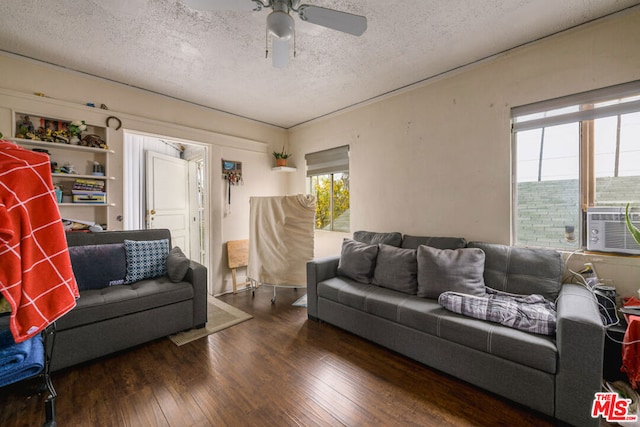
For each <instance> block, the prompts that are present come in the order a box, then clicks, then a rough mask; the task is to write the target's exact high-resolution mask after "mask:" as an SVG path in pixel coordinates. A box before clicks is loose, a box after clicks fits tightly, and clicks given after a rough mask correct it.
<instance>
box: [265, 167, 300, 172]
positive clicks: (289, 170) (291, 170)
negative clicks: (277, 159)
mask: <svg viewBox="0 0 640 427" xmlns="http://www.w3.org/2000/svg"><path fill="white" fill-rule="evenodd" d="M271 170H272V171H274V172H295V171H297V170H298V169H297V168H292V167H289V166H276V167H274V168H271Z"/></svg>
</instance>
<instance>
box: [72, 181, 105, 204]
mask: <svg viewBox="0 0 640 427" xmlns="http://www.w3.org/2000/svg"><path fill="white" fill-rule="evenodd" d="M71 194H72V195H73V203H95V204H103V205H104V204H106V203H107V193H106V192H105V191H104V181H100V180H94V179H80V178H79V179H76V181H75V182H74V183H73V190H72V191H71Z"/></svg>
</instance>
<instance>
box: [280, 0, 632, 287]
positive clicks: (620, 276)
mask: <svg viewBox="0 0 640 427" xmlns="http://www.w3.org/2000/svg"><path fill="white" fill-rule="evenodd" d="M638 46H640V11H639V10H638V9H636V10H634V11H633V12H629V13H624V14H621V15H618V16H616V17H612V18H608V19H605V20H602V21H599V22H596V23H592V24H588V25H585V26H582V27H580V28H577V29H574V30H571V31H568V32H565V33H563V34H559V35H556V36H553V37H550V38H548V39H545V40H542V41H539V42H536V43H533V44H531V45H528V46H525V47H522V48H518V49H515V50H512V51H510V52H508V53H506V54H503V55H500V56H499V57H496V58H494V59H492V60H489V61H485V62H483V63H480V64H476V65H473V66H470V67H467V68H466V69H464V70H460V71H457V72H452V73H449V74H448V75H445V76H443V77H440V78H436V79H433V80H431V81H427V82H425V83H422V84H419V85H416V86H415V87H414V88H411V89H410V90H403V91H402V92H400V93H397V94H395V95H393V96H387V97H385V98H384V99H381V100H378V101H377V102H371V103H369V104H367V105H363V106H360V107H358V108H353V109H351V110H350V111H347V112H344V113H340V114H337V115H334V116H330V117H327V118H324V119H320V120H317V121H314V122H311V123H308V124H304V125H301V126H298V127H295V128H293V129H290V134H289V140H290V150H291V151H292V153H293V161H294V162H296V163H297V164H302V165H304V154H305V153H309V152H313V151H318V150H321V149H326V148H330V147H335V146H340V145H344V144H349V145H350V147H351V153H350V189H351V230H352V231H354V230H359V229H366V230H374V231H400V232H403V233H407V234H417V235H431V236H462V237H465V238H467V239H468V240H482V241H489V242H496V243H504V244H508V243H510V242H511V176H510V174H511V138H510V137H511V135H510V109H511V108H512V107H515V106H518V105H523V104H528V103H532V102H535V101H540V100H545V99H550V98H555V97H559V96H563V95H568V94H572V93H577V92H582V91H586V90H591V89H595V88H600V87H605V86H610V85H614V84H618V83H622V82H627V81H632V80H637V79H640V49H638ZM372 72H375V70H373V71H372ZM300 169H302V168H300ZM304 182H305V181H304V171H303V170H299V171H298V172H297V173H296V174H295V175H294V176H292V177H291V181H290V189H291V190H293V191H294V192H296V191H298V192H302V191H304V189H305V184H304ZM639 191H640V189H639ZM341 238H342V235H336V236H335V238H333V239H326V238H325V239H323V240H322V242H323V247H322V248H316V252H319V249H320V251H321V252H330V251H331V249H333V252H334V253H339V250H340V241H341ZM608 258H609V257H603V256H598V257H597V259H598V261H597V262H596V268H597V269H598V263H600V264H603V266H602V267H603V268H600V269H598V270H599V271H603V273H606V274H607V275H609V276H611V277H607V278H610V279H613V280H614V281H615V284H616V286H618V290H619V292H621V293H624V294H627V295H629V294H631V293H634V292H635V289H637V288H638V287H640V281H638V280H637V277H640V276H639V275H638V269H639V268H640V267H639V264H638V261H637V259H633V260H631V261H628V260H627V261H625V262H624V263H623V264H624V265H618V267H619V268H617V267H616V268H607V266H608V265H612V263H611V262H609V261H608ZM580 260H581V257H574V261H576V262H578V261H580ZM580 262H582V261H580ZM617 262H618V261H613V263H617Z"/></svg>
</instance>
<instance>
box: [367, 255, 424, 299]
mask: <svg viewBox="0 0 640 427" xmlns="http://www.w3.org/2000/svg"><path fill="white" fill-rule="evenodd" d="M417 274H418V263H417V261H416V251H415V249H402V248H396V247H395V246H389V245H384V244H381V245H380V248H379V250H378V259H377V261H376V269H375V271H374V273H373V280H372V281H371V283H373V284H374V285H378V286H383V287H385V288H389V289H394V290H396V291H400V292H404V293H406V294H414V295H415V293H416V291H417V289H418V281H417Z"/></svg>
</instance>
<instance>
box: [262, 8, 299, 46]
mask: <svg viewBox="0 0 640 427" xmlns="http://www.w3.org/2000/svg"><path fill="white" fill-rule="evenodd" d="M293 26H294V22H293V18H292V17H291V15H289V14H288V13H286V12H284V11H281V10H274V11H273V12H271V13H270V14H269V16H267V29H268V30H269V32H270V33H271V34H272V35H273V36H274V37H277V38H279V39H282V40H289V39H290V38H291V36H292V35H293Z"/></svg>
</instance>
